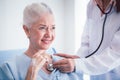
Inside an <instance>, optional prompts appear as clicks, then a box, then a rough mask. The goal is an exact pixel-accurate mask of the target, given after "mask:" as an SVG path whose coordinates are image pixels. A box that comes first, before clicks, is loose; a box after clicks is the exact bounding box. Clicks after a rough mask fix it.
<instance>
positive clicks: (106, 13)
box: [85, 1, 114, 58]
mask: <svg viewBox="0 0 120 80" xmlns="http://www.w3.org/2000/svg"><path fill="white" fill-rule="evenodd" d="M113 5H114V1H112V5H111V7H110V10H109V11H108V12H104V11H103V10H102V9H101V8H100V6H99V5H98V4H97V6H98V8H99V9H100V11H101V12H102V13H103V14H105V19H104V22H103V28H102V37H101V41H100V43H99V45H98V47H97V48H96V50H95V51H93V52H92V53H91V54H89V55H88V56H86V57H85V58H88V57H90V56H92V55H93V54H95V53H96V52H97V51H98V50H99V48H100V46H101V44H102V42H103V39H104V29H105V23H106V20H107V15H108V14H109V13H110V12H111V10H112V8H113Z"/></svg>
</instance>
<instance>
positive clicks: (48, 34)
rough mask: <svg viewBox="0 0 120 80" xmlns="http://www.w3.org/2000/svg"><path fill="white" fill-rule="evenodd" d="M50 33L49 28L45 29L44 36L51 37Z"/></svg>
mask: <svg viewBox="0 0 120 80" xmlns="http://www.w3.org/2000/svg"><path fill="white" fill-rule="evenodd" d="M51 35H52V31H51V29H47V30H46V33H45V36H46V37H51Z"/></svg>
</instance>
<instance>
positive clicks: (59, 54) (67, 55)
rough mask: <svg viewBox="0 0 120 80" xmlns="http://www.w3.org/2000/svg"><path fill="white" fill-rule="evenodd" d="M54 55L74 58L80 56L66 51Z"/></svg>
mask: <svg viewBox="0 0 120 80" xmlns="http://www.w3.org/2000/svg"><path fill="white" fill-rule="evenodd" d="M54 55H57V56H60V57H64V58H72V59H75V58H80V57H79V56H77V55H70V54H64V53H57V54H54Z"/></svg>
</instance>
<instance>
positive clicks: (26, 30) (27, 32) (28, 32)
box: [23, 25, 30, 38]
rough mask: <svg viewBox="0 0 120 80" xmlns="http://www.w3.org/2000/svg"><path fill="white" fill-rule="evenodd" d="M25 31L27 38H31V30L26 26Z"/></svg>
mask: <svg viewBox="0 0 120 80" xmlns="http://www.w3.org/2000/svg"><path fill="white" fill-rule="evenodd" d="M23 29H24V31H25V33H26V35H27V37H28V38H29V37H30V30H29V28H28V27H27V26H26V25H23Z"/></svg>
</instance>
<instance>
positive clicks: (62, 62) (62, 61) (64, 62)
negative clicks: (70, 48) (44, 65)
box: [53, 59, 67, 66]
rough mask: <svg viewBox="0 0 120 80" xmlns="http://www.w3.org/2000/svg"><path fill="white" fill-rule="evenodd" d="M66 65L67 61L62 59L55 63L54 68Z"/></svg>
mask: <svg viewBox="0 0 120 80" xmlns="http://www.w3.org/2000/svg"><path fill="white" fill-rule="evenodd" d="M64 64H67V60H66V59H62V60H59V61H56V62H53V65H54V66H59V65H64Z"/></svg>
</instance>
